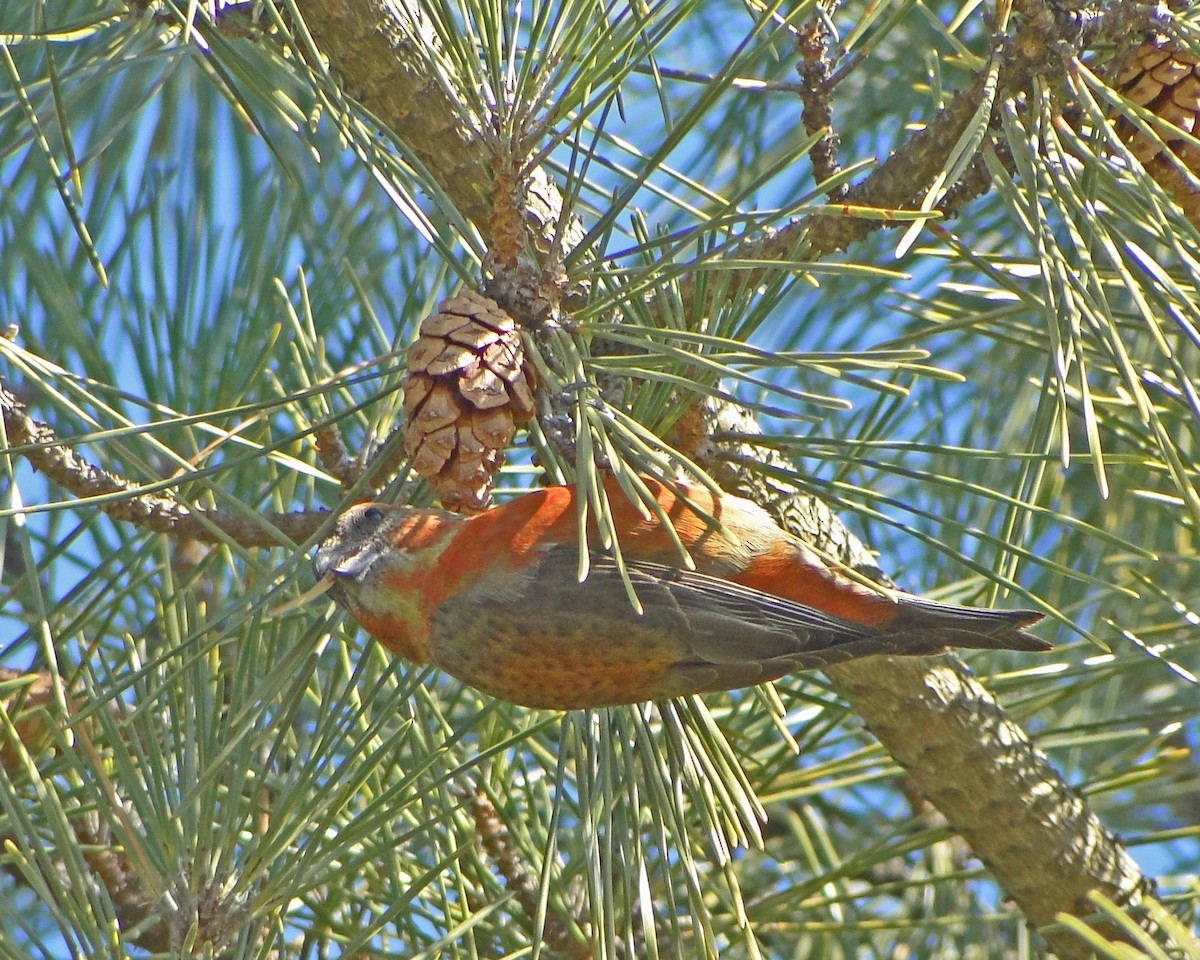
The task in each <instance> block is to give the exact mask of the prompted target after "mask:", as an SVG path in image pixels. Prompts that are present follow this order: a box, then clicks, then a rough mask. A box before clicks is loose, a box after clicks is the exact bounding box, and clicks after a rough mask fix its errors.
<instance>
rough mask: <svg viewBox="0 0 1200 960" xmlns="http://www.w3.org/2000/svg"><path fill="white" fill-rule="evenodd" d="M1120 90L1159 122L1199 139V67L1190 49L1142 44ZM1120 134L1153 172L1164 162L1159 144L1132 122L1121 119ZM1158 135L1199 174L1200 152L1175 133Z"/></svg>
mask: <svg viewBox="0 0 1200 960" xmlns="http://www.w3.org/2000/svg"><path fill="white" fill-rule="evenodd" d="M1117 89H1118V90H1120V91H1121V93H1123V94H1124V95H1125V96H1126V97H1128V98H1129V99H1130V100H1132V101H1133V102H1134V103H1136V104H1137V105H1138V106H1141V107H1145V108H1146V109H1147V110H1149V111H1150V112H1151V113H1153V114H1155V115H1156V116H1157V117H1159V118H1160V119H1162V120H1165V121H1167V122H1168V123H1170V124H1172V125H1173V126H1176V127H1178V128H1179V129H1181V130H1184V131H1186V132H1187V133H1190V134H1192V135H1193V136H1197V135H1200V63H1197V62H1196V58H1195V57H1194V56H1193V55H1192V53H1191V52H1190V51H1189V50H1185V49H1177V48H1174V47H1172V46H1169V45H1168V46H1160V45H1155V44H1153V43H1144V44H1142V46H1140V47H1139V48H1138V49H1137V51H1136V52H1135V53H1134V54H1133V58H1132V60H1131V61H1130V63H1129V66H1127V67H1126V68H1125V70H1124V71H1123V72H1122V73H1121V75H1120V76H1119V77H1118V78H1117ZM1117 131H1118V132H1119V133H1120V134H1121V138H1122V139H1123V140H1124V141H1125V142H1126V143H1128V144H1129V149H1130V150H1131V151H1132V153H1133V155H1134V156H1135V157H1137V158H1138V159H1139V160H1141V161H1142V164H1143V165H1144V166H1145V167H1146V168H1147V169H1148V170H1149V169H1150V168H1151V164H1152V163H1153V162H1154V161H1156V160H1158V159H1159V157H1160V153H1161V151H1160V150H1159V147H1158V144H1156V143H1153V142H1152V141H1150V140H1148V139H1147V138H1146V137H1145V136H1143V135H1142V134H1141V133H1140V132H1139V131H1138V130H1137V129H1136V128H1135V127H1134V126H1133V124H1131V123H1130V122H1129V121H1128V120H1124V119H1121V120H1118V122H1117ZM1157 132H1158V134H1159V136H1161V137H1162V139H1163V141H1164V142H1165V143H1166V144H1167V146H1168V147H1170V148H1171V152H1172V153H1174V154H1175V155H1176V156H1177V157H1179V159H1180V160H1182V161H1183V163H1184V165H1185V166H1186V167H1187V168H1188V169H1189V170H1191V171H1192V172H1193V173H1196V174H1200V150H1196V149H1195V148H1194V147H1192V146H1191V145H1190V144H1189V143H1187V142H1186V141H1185V140H1183V138H1181V137H1173V136H1171V134H1170V131H1163V130H1158V131H1157ZM1150 172H1151V173H1153V172H1154V171H1153V170H1150Z"/></svg>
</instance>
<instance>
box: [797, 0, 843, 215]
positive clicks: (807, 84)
mask: <svg viewBox="0 0 1200 960" xmlns="http://www.w3.org/2000/svg"><path fill="white" fill-rule="evenodd" d="M835 5H836V3H835V0H826V2H823V3H821V4H819V5H818V9H817V12H816V13H814V14H813V15H812V16H811V17H809V18H808V20H806V21H805V22H804V23H803V24H802V25H801V27H800V29H799V30H798V32H797V38H796V47H797V49H798V50H799V51H800V63H799V64H798V65H797V67H796V72H797V73H799V74H800V99H801V100H802V101H803V103H804V112H803V114H802V117H801V119H802V122H803V123H804V129H805V130H806V131H808V133H809V135H812V134H816V133H818V132H820V131H824V133H823V134H822V135H821V139H820V140H818V141H817V143H816V144H815V145H814V146H813V148H812V150H810V151H809V156H810V157H811V158H812V166H813V177H814V178H815V179H816V181H817V183H824V182H826V181H828V180H832V179H833V178H834V177H836V176H837V175H838V173H840V172H841V166H840V165H839V164H838V158H837V151H838V145H839V144H840V142H841V141H840V139H839V138H838V135H837V133H835V132H834V129H833V108H832V107H831V106H830V104H829V95H830V94H831V93H832V92H833V86H832V85H831V83H830V76H831V74H832V72H833V64H832V62H831V60H830V58H829V45H830V42H831V41H836V39H837V38H836V37H835V36H834V32H833V26H832V24H831V23H830V13H831V12H832V9H833V8H834V6H835ZM848 189H849V188H848V186H847V185H846V184H844V183H841V184H838V186H836V187H835V188H834V189H833V190H831V191H829V199H830V200H833V201H835V202H836V201H840V200H841V199H842V198H843V197H844V196H845V195H846V191H847V190H848Z"/></svg>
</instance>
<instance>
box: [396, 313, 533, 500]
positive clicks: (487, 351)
mask: <svg viewBox="0 0 1200 960" xmlns="http://www.w3.org/2000/svg"><path fill="white" fill-rule="evenodd" d="M535 388H536V379H535V376H534V372H533V367H532V366H531V365H530V364H527V363H526V362H525V350H524V347H523V346H522V344H521V336H520V333H519V332H518V331H517V325H516V322H515V321H514V320H513V319H512V317H510V316H509V315H508V314H507V313H505V312H504V310H503V309H502V308H501V307H500V305H499V304H497V303H496V302H495V301H494V300H491V299H489V298H488V297H485V296H483V295H482V294H479V293H475V292H474V291H471V290H464V291H462V292H461V293H458V294H456V295H455V296H453V297H451V298H450V299H449V300H447V301H445V302H444V303H443V304H442V305H441V306H440V307H438V311H437V313H434V314H432V315H430V316H428V317H426V318H425V319H424V320H423V321H422V322H421V329H420V331H419V332H418V334H417V339H416V340H414V341H413V343H412V345H411V346H410V347H409V348H408V372H407V373H406V374H405V377H404V416H405V425H404V449H405V451H406V452H407V453H408V455H409V456H410V457H412V458H413V469H414V470H416V471H417V473H419V474H420V475H421V476H423V477H425V478H426V479H428V480H429V482H430V483H431V484H432V485H433V488H434V489H435V490H436V491H437V494H438V497H439V499H441V501H442V505H443V506H445V507H446V508H447V509H449V510H458V511H463V512H473V511H478V510H482V509H484V508H485V507H486V506H487V504H488V500H489V499H490V498H491V488H492V477H493V476H494V475H495V473H496V471H497V470H499V469H500V464H501V463H503V462H504V448H505V447H507V446H508V444H509V443H510V442H511V441H512V438H513V435H514V434H515V433H516V429H517V425H518V424H521V423H525V422H526V421H527V420H528V419H529V418H530V417H531V416H533V391H534V389H535Z"/></svg>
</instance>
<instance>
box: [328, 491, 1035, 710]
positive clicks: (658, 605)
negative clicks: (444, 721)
mask: <svg viewBox="0 0 1200 960" xmlns="http://www.w3.org/2000/svg"><path fill="white" fill-rule="evenodd" d="M645 482H646V484H647V486H648V487H649V489H650V491H651V492H652V493H653V495H654V496H655V497H657V499H658V502H659V504H661V506H662V508H663V511H664V514H665V515H666V516H667V517H668V518H669V520H670V523H671V525H672V526H673V527H674V528H675V532H676V533H677V534H678V537H679V540H680V541H682V543H683V544H684V546H686V547H687V550H688V553H689V555H690V556H691V558H692V560H693V561H694V564H695V570H690V569H687V568H686V567H685V561H684V560H683V558H682V557H681V555H680V553H679V550H678V548H677V546H676V545H675V541H674V538H673V537H672V536H671V535H670V533H668V532H667V531H666V530H665V529H664V527H663V525H662V524H661V523H660V521H659V520H658V519H657V517H654V516H650V517H647V516H646V515H644V514H643V513H642V511H641V510H640V509H639V508H638V507H636V506H635V505H634V504H632V503H631V502H630V501H629V500H628V499H627V498H626V497H625V496H624V494H623V493H622V492H621V491H620V488H619V487H618V486H617V484H616V483H615V481H613V480H612V479H611V478H610V479H608V480H606V487H607V490H608V493H609V501H610V504H611V508H612V511H613V521H614V527H615V529H616V530H617V531H618V532H619V541H620V549H621V553H622V556H623V558H624V564H625V569H626V571H627V572H628V576H629V578H630V580H631V581H632V584H633V587H634V590H635V591H636V594H637V597H638V599H639V601H640V603H641V606H642V608H643V609H642V612H639V611H637V610H636V609H635V608H634V606H633V604H632V603H631V601H630V599H629V596H628V594H627V592H626V588H625V584H624V582H623V581H622V578H621V574H620V570H619V568H618V566H617V564H616V562H615V561H614V560H613V559H612V558H611V557H609V556H607V555H604V554H602V553H599V552H593V553H592V555H591V557H590V561H591V563H590V571H589V573H588V576H587V578H586V579H585V580H584V581H583V582H582V583H581V582H579V579H578V575H577V571H578V549H579V533H578V512H577V508H576V503H575V497H576V495H577V494H576V490H575V488H574V487H572V486H565V487H549V488H546V489H542V490H536V491H534V492H531V493H527V494H524V495H523V496H520V497H517V498H516V499H514V500H511V501H509V502H507V503H505V504H503V505H502V506H499V507H496V508H494V509H492V510H488V511H486V512H484V513H481V514H478V515H476V516H472V517H465V518H464V517H460V516H458V515H456V514H452V513H445V512H442V511H440V510H423V509H412V508H403V507H394V506H389V505H386V504H360V505H358V506H355V507H353V508H351V509H350V510H348V511H347V512H346V513H345V514H343V515H342V516H341V517H339V518H338V521H337V526H336V527H335V529H334V532H333V533H332V535H331V536H330V537H329V538H328V539H327V540H326V541H325V542H324V543H322V544H321V546H320V548H319V549H318V550H317V553H316V557H315V559H314V561H313V568H314V570H315V572H316V575H317V577H318V579H321V580H327V581H329V582H330V583H331V586H330V591H331V595H332V596H333V597H334V598H335V599H336V600H337V601H338V602H339V603H341V604H342V605H344V606H345V607H346V608H347V609H348V610H349V611H350V613H351V614H352V615H353V616H354V618H355V619H356V620H357V621H358V622H359V624H360V625H361V626H362V627H363V628H364V629H365V630H366V631H367V632H368V633H369V634H371V635H372V636H373V637H375V638H376V639H377V640H379V641H380V642H381V643H382V644H383V645H384V646H385V647H387V648H388V649H389V650H391V651H392V652H393V653H395V654H397V655H399V656H401V657H403V658H405V659H406V660H409V661H412V662H413V663H417V664H425V663H433V664H435V665H436V666H438V667H440V668H441V669H442V670H445V671H446V672H447V673H449V674H451V675H452V676H455V677H457V678H458V679H460V680H462V681H463V682H465V683H468V684H470V685H471V686H473V687H476V688H478V689H479V690H482V691H484V692H485V693H488V694H491V695H492V696H494V697H498V698H500V699H502V700H508V701H510V702H512V703H517V704H523V705H526V706H531V707H549V708H557V709H564V710H566V709H573V708H576V707H598V706H609V705H612V704H620V703H637V702H640V701H643V700H659V699H664V698H667V697H676V696H680V695H683V694H688V693H703V692H706V691H714V690H730V689H734V688H737V687H746V686H751V685H753V684H756V683H762V682H764V681H767V680H774V679H777V678H779V677H781V676H783V675H784V674H787V673H791V672H793V671H795V670H804V669H809V668H812V667H822V666H826V665H828V664H831V663H839V662H841V661H844V660H850V659H853V658H855V657H864V656H869V655H871V654H930V653H937V652H939V651H942V650H944V649H945V648H946V647H949V646H961V647H981V648H989V649H1010V650H1027V651H1038V650H1047V649H1049V646H1050V645H1049V644H1048V643H1046V642H1045V641H1043V640H1041V639H1039V638H1037V637H1035V636H1033V635H1031V634H1029V633H1027V632H1025V631H1024V630H1023V629H1022V627H1026V626H1028V625H1030V624H1031V623H1034V622H1035V621H1037V620H1039V619H1040V618H1041V614H1039V613H1036V612H1033V611H1029V610H983V609H977V608H973V607H960V606H952V605H949V604H944V603H936V602H934V601H932V600H924V599H921V598H920V597H915V596H910V595H905V594H895V595H892V596H884V595H882V594H880V593H877V592H876V591H874V590H871V589H869V588H867V587H865V586H862V585H860V584H857V583H855V582H853V581H852V580H850V579H848V578H847V577H845V576H843V575H841V574H839V573H838V572H836V571H835V570H832V569H830V568H829V567H827V566H826V565H825V564H824V563H822V562H821V560H820V559H819V558H818V557H817V555H816V554H815V553H813V551H812V550H811V549H809V548H808V547H807V546H805V545H804V544H803V543H802V542H801V541H800V540H798V539H797V538H796V537H794V536H792V535H791V534H789V533H787V532H786V531H784V530H782V529H781V528H780V527H779V526H777V525H776V524H775V523H774V521H772V520H771V518H770V517H769V516H768V515H767V513H766V512H765V511H764V510H762V509H761V508H760V507H758V506H757V505H756V504H754V503H751V502H750V501H748V500H743V499H740V498H738V497H732V496H721V497H715V496H713V495H711V494H710V493H709V492H708V491H707V490H703V489H695V488H688V487H683V486H680V487H678V488H677V490H676V489H672V488H671V487H668V486H666V485H664V484H661V483H658V482H655V481H653V480H649V479H647V480H645ZM687 501H690V503H691V504H694V505H695V507H696V508H698V510H699V511H701V512H702V513H706V514H708V515H709V516H711V517H712V518H714V519H716V520H717V521H719V523H720V525H721V527H723V528H724V530H723V531H722V530H720V529H718V528H717V527H716V526H715V525H714V524H712V523H711V522H710V521H709V520H707V519H706V518H705V517H704V516H702V514H701V513H700V512H697V510H694V509H692V507H691V506H689V504H688V502H687ZM730 535H732V536H730ZM591 542H592V543H595V542H596V532H595V529H594V528H593V530H592V535H591Z"/></svg>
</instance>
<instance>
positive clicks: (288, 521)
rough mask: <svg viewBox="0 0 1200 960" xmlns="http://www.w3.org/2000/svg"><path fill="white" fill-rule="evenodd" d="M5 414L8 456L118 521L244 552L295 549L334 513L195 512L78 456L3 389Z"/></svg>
mask: <svg viewBox="0 0 1200 960" xmlns="http://www.w3.org/2000/svg"><path fill="white" fill-rule="evenodd" d="M0 410H2V411H3V414H4V429H5V431H6V432H7V434H8V442H9V448H8V453H10V454H20V455H21V456H23V457H25V459H27V460H28V461H29V463H30V464H31V465H32V466H33V468H34V469H35V470H40V471H41V472H42V473H44V474H45V475H46V477H47V478H49V479H50V480H51V481H53V482H54V483H56V484H58V486H60V487H62V488H63V489H64V490H66V491H67V492H68V493H70V494H72V495H74V496H75V497H78V498H79V499H80V500H88V499H94V501H95V503H96V505H97V506H98V507H99V508H100V509H101V510H103V511H104V513H106V514H107V515H108V516H110V517H112V518H113V519H114V520H124V521H127V522H129V523H132V524H135V525H136V526H139V527H144V528H145V529H147V530H153V531H154V532H156V533H169V534H172V535H173V536H177V537H181V538H187V539H191V540H199V541H201V542H203V543H227V542H229V541H232V542H234V543H236V544H238V545H240V546H243V547H279V546H283V547H293V546H294V545H295V544H297V543H303V542H304V541H305V540H307V539H309V537H311V536H312V535H313V534H314V533H316V531H317V529H318V528H319V527H320V526H321V524H323V523H325V522H326V521H327V520H328V519H329V514H328V513H326V512H324V511H321V510H301V511H294V512H292V513H264V514H262V515H261V517H259V518H251V517H248V516H247V515H246V514H244V513H235V512H233V511H231V510H214V509H208V508H203V507H190V506H187V505H185V504H182V503H180V502H179V501H178V500H176V499H175V498H174V497H172V496H170V495H168V494H162V493H154V492H147V491H145V490H143V489H142V488H141V487H140V486H138V484H136V483H133V482H131V481H129V480H126V479H124V478H123V477H120V476H118V475H117V474H115V473H111V472H110V471H108V470H104V469H102V468H101V467H98V466H96V465H95V464H92V463H89V462H88V461H87V460H84V459H83V458H82V457H80V456H78V455H77V454H76V453H75V451H73V450H72V449H71V448H70V447H68V446H66V445H65V444H63V443H62V442H61V441H60V440H59V439H58V436H57V434H56V433H55V432H54V429H53V428H52V427H51V426H49V425H48V424H46V423H43V422H41V421H40V420H34V419H33V418H32V417H31V416H29V412H28V410H27V409H26V407H25V405H24V404H23V403H22V402H21V401H20V400H18V399H17V398H16V396H14V395H13V393H12V392H11V391H9V390H8V389H7V388H5V387H3V386H0Z"/></svg>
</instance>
